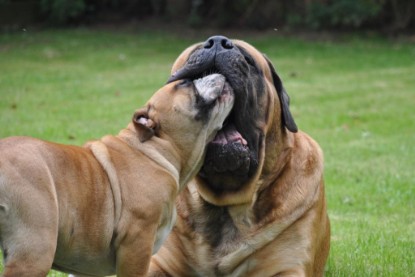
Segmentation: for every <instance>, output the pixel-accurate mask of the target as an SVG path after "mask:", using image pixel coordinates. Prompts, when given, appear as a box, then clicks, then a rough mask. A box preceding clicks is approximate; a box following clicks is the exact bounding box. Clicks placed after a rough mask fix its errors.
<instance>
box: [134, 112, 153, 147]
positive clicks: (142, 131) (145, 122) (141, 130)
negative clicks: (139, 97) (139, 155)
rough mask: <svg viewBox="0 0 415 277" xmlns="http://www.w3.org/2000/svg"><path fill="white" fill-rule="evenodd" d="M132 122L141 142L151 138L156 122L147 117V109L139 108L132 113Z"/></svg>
mask: <svg viewBox="0 0 415 277" xmlns="http://www.w3.org/2000/svg"><path fill="white" fill-rule="evenodd" d="M133 122H134V126H135V129H136V130H137V134H138V138H139V139H140V141H141V142H145V141H147V140H149V139H151V138H152V137H153V136H154V134H155V130H156V128H157V124H156V123H155V122H154V121H153V120H151V119H150V118H149V117H148V112H147V109H141V110H138V111H136V112H135V113H134V115H133Z"/></svg>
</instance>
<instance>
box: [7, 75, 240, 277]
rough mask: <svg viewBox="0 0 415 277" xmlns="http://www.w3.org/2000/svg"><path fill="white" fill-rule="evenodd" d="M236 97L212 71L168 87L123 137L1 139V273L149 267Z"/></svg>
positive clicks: (97, 272) (142, 270)
mask: <svg viewBox="0 0 415 277" xmlns="http://www.w3.org/2000/svg"><path fill="white" fill-rule="evenodd" d="M233 101H234V97H233V92H232V89H231V88H230V86H229V85H228V84H227V83H226V82H225V78H224V77H223V76H222V75H219V74H214V75H209V76H207V77H204V78H201V79H198V80H195V81H191V80H184V81H177V82H174V83H171V84H168V85H166V86H164V87H163V88H161V89H160V90H159V91H158V92H156V93H155V94H154V96H153V97H152V98H151V99H150V100H149V102H148V103H147V105H146V106H145V107H144V108H142V109H140V110H138V111H137V112H136V113H135V114H134V117H133V122H132V123H130V124H129V125H128V127H127V128H126V129H124V130H122V131H121V132H120V133H119V134H118V136H105V137H103V138H102V139H101V140H98V141H93V142H90V143H88V144H87V145H86V146H85V147H77V146H67V145H60V144H56V143H51V142H46V141H42V140H38V139H34V138H28V137H11V138H6V139H3V140H1V141H0V153H1V154H0V155H1V159H0V246H1V248H2V251H3V256H4V265H5V267H4V272H3V275H2V276H4V277H11V276H15V277H22V276H31V277H33V276H46V274H47V273H48V271H49V269H50V268H51V267H52V268H54V269H58V270H61V271H64V272H70V273H75V274H86V275H94V276H101V275H102V276H103V275H111V274H114V273H116V274H117V275H118V276H131V277H132V276H134V277H135V276H144V275H145V274H146V272H147V270H148V265H149V263H150V257H151V254H152V253H154V252H155V251H157V249H158V248H159V247H160V246H161V243H162V241H163V240H164V239H165V238H166V237H167V235H168V232H169V231H170V230H171V227H172V226H173V224H174V218H175V208H174V200H175V197H176V196H177V194H178V193H179V192H180V191H181V190H182V189H183V188H184V186H185V184H186V183H187V182H188V181H189V180H190V179H191V178H193V177H194V176H195V175H196V173H197V172H198V171H199V169H200V167H201V165H202V162H203V157H204V153H205V148H206V144H207V143H208V142H209V141H210V140H212V139H213V137H214V136H215V134H216V131H218V130H219V129H220V128H222V124H223V121H224V120H225V118H226V116H227V115H228V114H229V112H230V110H231V108H232V105H233Z"/></svg>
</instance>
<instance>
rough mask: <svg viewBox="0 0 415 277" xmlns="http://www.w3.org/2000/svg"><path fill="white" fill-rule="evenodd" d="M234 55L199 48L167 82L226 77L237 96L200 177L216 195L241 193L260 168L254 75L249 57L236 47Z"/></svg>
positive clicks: (210, 146)
mask: <svg viewBox="0 0 415 277" xmlns="http://www.w3.org/2000/svg"><path fill="white" fill-rule="evenodd" d="M231 50H232V51H221V52H217V51H216V52H214V54H212V51H211V49H206V48H205V47H200V48H198V49H196V50H195V51H194V52H193V53H192V54H191V55H190V56H189V58H188V60H187V63H186V64H185V65H183V67H182V68H181V69H179V70H178V71H177V72H176V73H174V74H173V75H172V76H171V77H170V78H169V80H168V82H173V81H175V80H179V79H184V78H187V79H191V80H194V79H198V78H201V77H204V76H208V75H210V74H214V73H219V74H222V75H223V76H225V78H226V81H227V82H228V83H229V85H230V86H231V87H232V89H233V91H234V94H235V104H234V107H233V110H232V111H231V113H230V115H229V116H228V118H227V120H226V122H225V123H224V124H223V128H222V129H221V130H220V131H219V132H218V133H217V135H216V137H215V138H214V139H213V141H211V142H210V143H209V145H208V147H207V153H206V157H205V160H204V164H203V167H202V169H201V171H200V172H199V177H201V178H202V179H203V180H204V181H205V182H206V183H207V184H208V185H209V187H211V188H212V189H213V190H214V191H215V192H216V193H222V192H228V191H234V190H238V189H240V188H241V187H242V186H243V185H244V184H245V183H246V182H247V181H248V180H249V178H250V177H251V176H252V175H253V174H254V172H255V171H256V169H257V166H258V147H259V140H260V137H261V135H260V134H258V128H257V127H256V117H257V107H256V106H255V105H252V103H255V102H256V101H255V97H256V96H255V87H257V86H258V84H255V83H254V82H255V80H257V77H255V78H251V76H250V75H249V73H253V70H252V69H250V68H249V67H250V65H249V64H248V63H247V59H246V57H245V56H244V55H243V54H242V53H241V51H240V50H239V49H238V48H237V47H235V49H231Z"/></svg>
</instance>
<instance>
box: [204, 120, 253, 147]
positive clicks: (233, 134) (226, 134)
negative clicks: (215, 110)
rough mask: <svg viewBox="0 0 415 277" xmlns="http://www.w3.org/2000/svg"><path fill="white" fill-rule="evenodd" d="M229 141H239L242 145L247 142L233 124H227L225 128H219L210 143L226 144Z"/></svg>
mask: <svg viewBox="0 0 415 277" xmlns="http://www.w3.org/2000/svg"><path fill="white" fill-rule="evenodd" d="M231 142H239V143H241V144H242V145H247V144H248V143H247V142H246V140H245V139H244V138H243V137H242V135H241V134H240V133H239V132H238V131H237V130H236V128H235V126H234V125H233V124H228V125H227V126H226V127H225V128H223V129H222V130H220V131H219V132H218V133H217V134H216V137H215V139H214V140H213V141H212V143H218V144H227V143H231Z"/></svg>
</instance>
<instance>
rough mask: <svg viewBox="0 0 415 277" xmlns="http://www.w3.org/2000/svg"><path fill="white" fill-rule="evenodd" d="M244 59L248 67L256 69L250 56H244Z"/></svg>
mask: <svg viewBox="0 0 415 277" xmlns="http://www.w3.org/2000/svg"><path fill="white" fill-rule="evenodd" d="M244 58H245V60H246V62H247V63H248V64H249V65H252V66H253V67H256V63H255V61H254V59H252V57H251V56H248V55H245V56H244Z"/></svg>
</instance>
